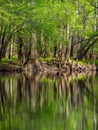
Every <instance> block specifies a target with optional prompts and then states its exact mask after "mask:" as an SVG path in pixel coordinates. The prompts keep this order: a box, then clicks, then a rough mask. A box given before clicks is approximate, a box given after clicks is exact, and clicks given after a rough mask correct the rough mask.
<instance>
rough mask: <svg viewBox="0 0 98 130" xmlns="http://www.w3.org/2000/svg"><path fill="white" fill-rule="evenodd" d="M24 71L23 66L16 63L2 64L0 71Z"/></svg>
mask: <svg viewBox="0 0 98 130" xmlns="http://www.w3.org/2000/svg"><path fill="white" fill-rule="evenodd" d="M22 71H23V68H22V67H20V66H19V65H16V64H2V63H1V64H0V72H2V73H7V72H8V73H9V72H10V73H14V72H16V73H20V72H22Z"/></svg>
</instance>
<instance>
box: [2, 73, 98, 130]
mask: <svg viewBox="0 0 98 130" xmlns="http://www.w3.org/2000/svg"><path fill="white" fill-rule="evenodd" d="M97 104H98V76H95V75H92V76H82V78H80V77H78V76H77V75H76V76H66V75H62V76H61V75H58V76H53V75H52V76H51V75H47V76H46V75H42V74H36V75H35V74H34V75H33V74H32V75H31V76H30V75H19V74H18V75H10V76H7V77H5V76H1V77H0V130H33V129H34V130H98V123H97V116H98V111H97V110H98V106H97Z"/></svg>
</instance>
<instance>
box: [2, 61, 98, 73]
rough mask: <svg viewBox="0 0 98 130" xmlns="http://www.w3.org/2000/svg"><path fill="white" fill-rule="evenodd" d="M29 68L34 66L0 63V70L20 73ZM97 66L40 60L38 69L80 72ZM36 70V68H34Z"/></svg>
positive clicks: (49, 71)
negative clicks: (26, 66)
mask: <svg viewBox="0 0 98 130" xmlns="http://www.w3.org/2000/svg"><path fill="white" fill-rule="evenodd" d="M30 68H32V70H33V71H35V68H37V67H34V66H33V65H32V64H31V67H29V66H28V68H25V67H23V66H20V65H19V64H0V72H10V73H11V72H12V73H13V72H17V73H21V72H23V71H31V70H30ZM96 70H98V68H97V67H96V65H94V64H92V65H90V64H79V63H76V62H74V63H73V62H64V61H63V62H59V61H49V62H45V61H41V62H40V69H39V70H38V71H41V72H48V73H52V72H53V73H57V72H60V73H63V72H65V73H66V72H67V73H74V72H77V73H81V72H91V71H96ZM36 71H37V70H36Z"/></svg>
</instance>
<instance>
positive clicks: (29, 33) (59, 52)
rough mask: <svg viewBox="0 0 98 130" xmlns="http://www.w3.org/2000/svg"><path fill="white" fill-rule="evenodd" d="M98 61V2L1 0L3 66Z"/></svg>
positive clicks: (1, 56) (0, 31) (0, 23)
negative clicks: (6, 60) (47, 61)
mask: <svg viewBox="0 0 98 130" xmlns="http://www.w3.org/2000/svg"><path fill="white" fill-rule="evenodd" d="M3 58H10V59H12V58H16V59H18V60H19V61H20V63H21V64H22V65H23V64H27V63H28V61H29V60H33V61H34V60H35V59H36V58H38V59H41V58H42V59H45V58H53V59H60V60H69V59H74V60H96V59H97V58H98V0H0V62H1V61H2V59H3Z"/></svg>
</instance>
